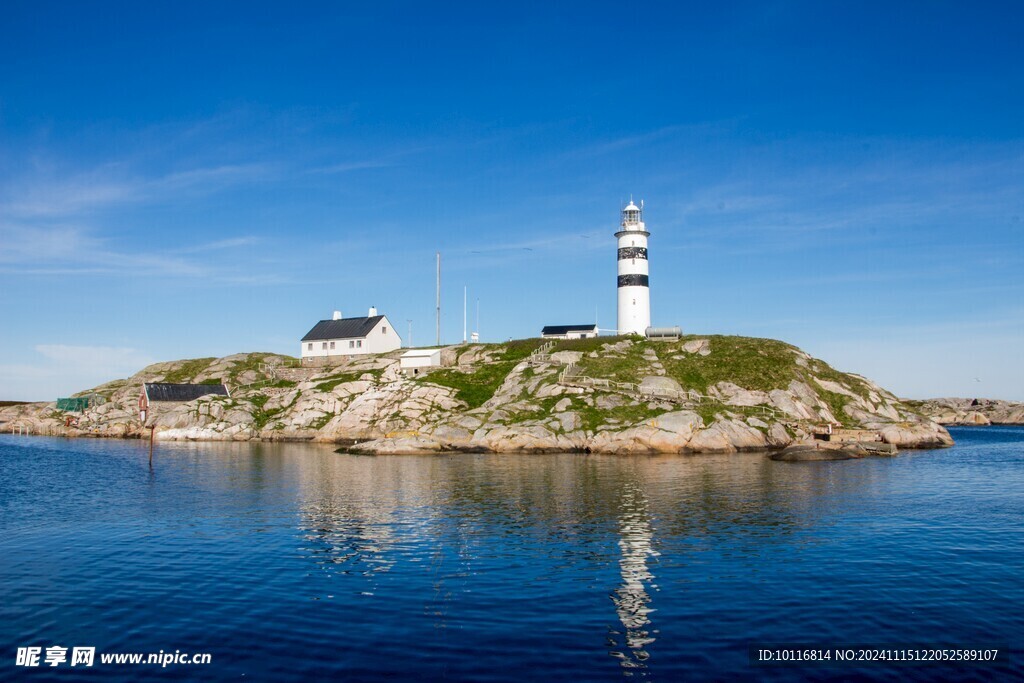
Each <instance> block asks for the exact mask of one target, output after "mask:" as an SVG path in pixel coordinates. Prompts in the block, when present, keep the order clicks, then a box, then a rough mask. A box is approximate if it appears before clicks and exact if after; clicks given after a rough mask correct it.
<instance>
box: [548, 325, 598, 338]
mask: <svg viewBox="0 0 1024 683" xmlns="http://www.w3.org/2000/svg"><path fill="white" fill-rule="evenodd" d="M540 336H542V337H544V338H545V339H587V338H589V337H596V336H597V325H548V326H546V327H545V328H544V329H543V330H541V331H540Z"/></svg>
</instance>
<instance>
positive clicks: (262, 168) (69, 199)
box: [0, 164, 274, 219]
mask: <svg viewBox="0 0 1024 683" xmlns="http://www.w3.org/2000/svg"><path fill="white" fill-rule="evenodd" d="M273 173H274V167H273V166H272V165H269V164H236V165H224V166H214V167H206V168H193V169H189V170H185V171H176V172H172V173H167V174H165V175H162V176H156V177H133V176H128V175H126V174H125V172H124V170H123V169H122V168H121V167H120V166H119V165H115V166H111V165H104V166H101V167H99V168H97V169H94V170H90V171H87V172H83V173H77V174H74V175H71V176H70V177H62V178H54V177H41V178H40V177H35V178H22V179H18V180H15V181H13V182H10V183H8V189H7V191H6V192H5V193H4V195H5V196H3V197H2V199H0V215H7V216H12V217H17V218H21V219H38V218H59V217H79V218H80V217H82V215H83V214H87V213H91V212H94V211H97V210H100V209H104V208H110V207H114V206H122V205H128V204H139V203H147V202H152V203H156V202H165V201H170V200H172V199H176V198H181V197H183V196H196V195H203V194H211V193H215V192H218V191H221V190H224V189H226V188H228V187H231V186H234V185H239V184H243V183H251V182H256V181H260V180H265V179H267V178H269V177H271V176H272V175H273Z"/></svg>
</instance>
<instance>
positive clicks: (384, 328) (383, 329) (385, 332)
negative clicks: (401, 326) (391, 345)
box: [380, 325, 388, 334]
mask: <svg viewBox="0 0 1024 683" xmlns="http://www.w3.org/2000/svg"><path fill="white" fill-rule="evenodd" d="M380 333H381V334H387V333H388V326H387V325H384V326H383V327H381V328H380Z"/></svg>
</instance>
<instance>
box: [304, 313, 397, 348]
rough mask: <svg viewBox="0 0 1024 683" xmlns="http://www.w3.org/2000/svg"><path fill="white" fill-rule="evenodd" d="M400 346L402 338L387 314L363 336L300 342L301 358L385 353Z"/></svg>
mask: <svg viewBox="0 0 1024 683" xmlns="http://www.w3.org/2000/svg"><path fill="white" fill-rule="evenodd" d="M310 344H312V345H313V347H312V348H310ZM332 347H333V348H332ZM400 348H402V338H401V337H399V336H398V333H397V332H395V328H394V327H393V326H392V325H391V322H390V321H389V320H388V318H387V316H384V317H382V318H381V319H380V320H379V321H377V324H376V325H375V326H374V327H373V329H372V330H370V332H369V334H367V335H366V336H365V337H352V338H346V339H322V340H320V339H318V340H316V341H306V342H302V350H301V356H302V358H325V357H328V356H361V355H364V354H367V353H387V352H388V351H394V350H395V349H400Z"/></svg>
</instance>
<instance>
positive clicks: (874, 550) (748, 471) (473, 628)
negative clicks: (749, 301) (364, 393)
mask: <svg viewBox="0 0 1024 683" xmlns="http://www.w3.org/2000/svg"><path fill="white" fill-rule="evenodd" d="M953 433H954V438H955V439H956V440H957V442H958V445H957V446H956V447H955V448H951V449H946V450H938V451H928V452H907V453H903V454H901V455H900V456H899V457H897V458H893V459H882V458H879V459H866V460H859V461H846V462H821V463H781V462H772V461H770V460H768V459H767V458H766V457H765V456H764V455H762V454H744V455H729V456H686V457H683V456H659V457H611V456H608V457H605V456H594V455H589V456H584V455H543V456H540V455H537V456H530V455H522V456H509V455H501V456H496V455H454V456H445V457H408V456H405V457H361V456H349V455H339V454H336V453H334V452H333V451H332V449H330V448H328V447H319V446H312V445H290V444H289V445H275V444H159V445H158V446H157V450H156V456H155V461H154V464H153V467H152V468H150V466H149V464H148V462H147V457H148V450H147V445H146V444H145V443H141V442H133V441H91V440H62V439H44V438H29V437H17V436H14V437H0V591H2V594H0V595H2V604H0V678H11V677H14V676H26V677H31V678H34V679H44V678H50V679H52V680H67V681H70V680H78V679H82V678H97V677H102V678H122V679H137V678H140V677H148V676H153V675H155V676H159V677H165V678H178V679H189V680H198V679H202V680H208V679H240V678H244V679H250V680H274V681H286V680H308V679H314V678H327V677H333V678H340V679H346V678H347V679H353V680H378V679H384V678H411V677H413V676H416V677H418V678H421V679H426V680H430V679H452V680H477V681H499V680H500V681H505V680H520V679H523V678H536V679H538V680H560V679H567V678H570V677H571V678H574V679H578V680H616V679H621V678H623V677H630V678H633V679H639V678H647V679H651V680H680V679H683V678H685V679H687V680H703V679H711V680H728V679H735V678H757V679H759V680H795V679H803V678H814V679H837V680H839V679H848V678H851V677H865V676H867V677H874V678H878V679H880V680H881V679H886V680H891V679H893V678H894V677H895V676H899V677H901V678H906V679H911V680H935V679H947V680H991V679H992V678H993V677H995V678H1003V679H1010V678H1019V677H1021V676H1022V675H1024V667H1022V661H1021V657H1020V654H1019V650H1018V653H1016V654H1011V659H1010V662H1009V663H1008V664H1005V665H1001V666H998V667H995V668H993V667H973V668H952V667H947V666H939V667H918V668H893V667H891V666H877V665H876V666H871V667H865V668H861V669H854V668H850V667H845V668H819V667H807V666H802V667H790V668H761V667H757V668H754V667H751V666H750V665H749V663H748V654H747V648H748V645H749V644H750V643H755V642H763V641H771V642H776V643H778V642H790V643H827V642H847V643H848V642H862V643H863V642H870V643H894V644H895V643H918V644H920V643H952V644H958V643H965V644H966V643H971V644H975V643H1001V644H1004V645H1009V646H1011V647H1013V648H1020V647H1021V645H1022V636H1024V428H1016V427H995V428H977V429H958V430H954V432H953ZM51 645H62V646H65V647H69V648H70V647H74V646H94V647H96V649H97V652H98V653H103V652H107V653H112V652H128V653H131V652H140V653H150V652H159V651H161V650H162V651H165V652H173V651H175V650H180V651H182V652H189V653H194V652H208V653H211V654H212V660H213V662H212V664H211V665H209V666H191V667H188V666H170V667H168V668H166V669H163V670H161V669H160V668H159V667H154V666H139V667H131V666H121V667H117V666H113V665H106V666H104V665H101V664H99V661H98V655H97V663H96V664H95V665H94V666H93V668H92V669H91V670H83V669H82V668H81V667H75V668H74V669H72V668H70V667H69V666H68V664H66V663H65V664H62V665H59V666H58V667H57V668H55V669H51V668H45V667H42V668H40V669H36V670H26V669H24V668H18V667H17V666H15V653H16V649H17V648H18V647H19V646H21V647H24V646H39V647H43V648H44V654H45V648H46V647H48V646H51ZM44 669H45V670H44Z"/></svg>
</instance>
